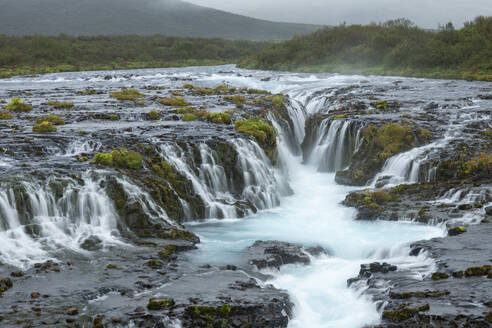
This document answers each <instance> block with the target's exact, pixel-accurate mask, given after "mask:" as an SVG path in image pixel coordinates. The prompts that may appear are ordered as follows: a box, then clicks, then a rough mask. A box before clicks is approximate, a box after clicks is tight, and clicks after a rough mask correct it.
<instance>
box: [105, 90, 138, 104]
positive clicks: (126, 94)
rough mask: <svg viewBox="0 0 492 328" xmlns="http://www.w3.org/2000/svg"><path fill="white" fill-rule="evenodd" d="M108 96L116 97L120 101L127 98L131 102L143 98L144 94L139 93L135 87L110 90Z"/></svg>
mask: <svg viewBox="0 0 492 328" xmlns="http://www.w3.org/2000/svg"><path fill="white" fill-rule="evenodd" d="M109 96H110V97H111V98H116V99H118V100H121V101H126V100H128V101H133V102H139V101H142V100H143V98H144V97H145V95H144V94H142V93H140V91H138V90H136V89H122V90H120V91H115V92H112V93H111V94H110V95H109Z"/></svg>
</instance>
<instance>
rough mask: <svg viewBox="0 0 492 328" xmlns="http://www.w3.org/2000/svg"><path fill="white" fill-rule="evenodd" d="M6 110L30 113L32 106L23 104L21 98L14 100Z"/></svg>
mask: <svg viewBox="0 0 492 328" xmlns="http://www.w3.org/2000/svg"><path fill="white" fill-rule="evenodd" d="M5 108H6V109H8V110H11V111H14V112H29V111H30V110H31V109H32V105H31V104H26V103H24V102H22V100H21V99H20V98H12V99H11V100H10V101H9V103H8V104H7V107H5Z"/></svg>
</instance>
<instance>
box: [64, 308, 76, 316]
mask: <svg viewBox="0 0 492 328" xmlns="http://www.w3.org/2000/svg"><path fill="white" fill-rule="evenodd" d="M66 314H67V315H77V314H79V310H78V309H77V308H76V307H71V308H68V309H67V311H66Z"/></svg>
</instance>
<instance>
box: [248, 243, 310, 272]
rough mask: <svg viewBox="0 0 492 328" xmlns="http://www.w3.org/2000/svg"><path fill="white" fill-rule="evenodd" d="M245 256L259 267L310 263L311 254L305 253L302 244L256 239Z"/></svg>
mask: <svg viewBox="0 0 492 328" xmlns="http://www.w3.org/2000/svg"><path fill="white" fill-rule="evenodd" d="M245 256H246V257H247V259H248V263H249V264H251V265H254V266H256V267H257V268H258V269H264V268H269V267H271V268H277V269H279V268H280V266H282V265H285V264H293V263H301V264H309V263H310V259H309V256H308V255H307V254H306V253H304V251H303V250H302V246H301V245H299V244H291V243H287V242H281V241H261V240H258V241H256V242H255V243H254V244H253V245H252V246H250V247H248V248H246V250H245Z"/></svg>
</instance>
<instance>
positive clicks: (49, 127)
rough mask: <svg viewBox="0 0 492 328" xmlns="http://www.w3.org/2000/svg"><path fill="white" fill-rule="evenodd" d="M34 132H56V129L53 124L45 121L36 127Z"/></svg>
mask: <svg viewBox="0 0 492 328" xmlns="http://www.w3.org/2000/svg"><path fill="white" fill-rule="evenodd" d="M32 131H33V132H38V133H47V132H56V127H55V126H53V124H51V122H46V121H43V122H41V123H38V124H36V125H34V126H33V127H32Z"/></svg>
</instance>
